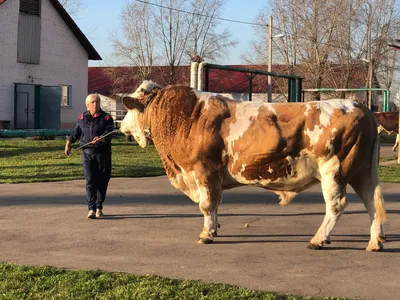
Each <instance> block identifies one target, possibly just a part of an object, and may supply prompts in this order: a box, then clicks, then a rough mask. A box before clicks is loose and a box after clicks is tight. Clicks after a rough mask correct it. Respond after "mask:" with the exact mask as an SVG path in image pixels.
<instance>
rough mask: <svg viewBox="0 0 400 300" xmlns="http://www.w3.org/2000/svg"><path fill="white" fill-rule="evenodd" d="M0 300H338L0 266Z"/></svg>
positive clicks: (120, 275) (106, 274)
mask: <svg viewBox="0 0 400 300" xmlns="http://www.w3.org/2000/svg"><path fill="white" fill-rule="evenodd" d="M0 278H1V280H0V299H10V300H11V299H12V300H14V299H90V300H92V299H107V300H109V299H116V300H123V299H133V300H141V299H143V300H148V299H159V300H161V299H166V300H167V299H168V300H169V299H176V300H184V299H187V300H189V299H193V300H195V299H196V300H197V299H199V300H200V299H204V300H205V299H208V300H211V299H215V300H235V299H254V300H255V299H257V300H258V299H265V300H313V299H314V300H317V299H321V300H322V299H324V300H335V299H336V300H339V299H344V298H330V297H323V298H320V297H302V296H292V295H283V294H277V293H270V292H261V291H253V290H249V289H245V288H241V287H235V286H231V285H226V284H215V283H202V282H200V281H195V280H178V279H168V278H161V277H156V276H136V275H133V274H126V273H111V272H103V271H100V270H96V271H68V270H63V269H60V268H55V267H49V266H37V267H27V266H18V265H14V264H7V263H0Z"/></svg>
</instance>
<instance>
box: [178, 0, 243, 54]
mask: <svg viewBox="0 0 400 300" xmlns="http://www.w3.org/2000/svg"><path fill="white" fill-rule="evenodd" d="M225 4H226V0H197V1H192V2H191V4H190V11H191V12H193V14H192V15H191V17H190V18H188V19H187V20H188V21H189V28H191V32H190V36H189V38H188V43H187V47H186V52H187V54H188V56H189V57H190V59H191V61H198V60H200V61H202V60H215V61H218V60H219V59H220V58H223V55H224V54H226V53H227V49H229V48H230V47H234V46H235V45H236V44H237V41H234V40H232V39H231V34H230V32H229V31H228V30H227V29H225V30H224V31H223V32H221V33H217V32H216V27H217V26H218V24H219V21H218V19H217V18H219V17H220V15H221V12H222V9H223V7H224V6H225Z"/></svg>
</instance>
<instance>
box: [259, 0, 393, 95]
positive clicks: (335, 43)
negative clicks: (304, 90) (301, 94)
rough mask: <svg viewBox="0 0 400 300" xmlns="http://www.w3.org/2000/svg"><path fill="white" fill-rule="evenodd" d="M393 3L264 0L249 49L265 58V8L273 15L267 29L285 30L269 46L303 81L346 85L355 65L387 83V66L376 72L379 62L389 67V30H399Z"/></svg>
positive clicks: (387, 0)
mask: <svg viewBox="0 0 400 300" xmlns="http://www.w3.org/2000/svg"><path fill="white" fill-rule="evenodd" d="M398 4H399V1H398V0H367V1H365V0H338V1H334V2H332V1H331V2H329V1H323V0H299V1H290V0H270V6H271V7H272V11H267V10H266V9H265V10H264V11H262V12H260V14H259V16H258V19H257V23H261V24H263V25H264V26H258V35H259V40H258V41H256V42H254V49H255V51H256V53H258V54H259V56H258V58H261V59H263V61H264V63H265V61H266V60H265V54H264V53H268V51H266V49H265V45H267V43H266V42H265V39H266V38H267V37H268V36H267V28H268V18H267V13H268V12H269V14H272V15H273V16H274V19H275V20H276V22H274V23H275V24H276V26H274V28H273V30H274V31H276V32H282V33H284V34H285V37H284V39H283V40H277V41H276V42H275V41H274V42H275V43H276V44H275V45H276V46H277V47H274V48H276V49H278V50H279V54H280V55H281V59H282V61H284V62H285V63H286V65H287V67H288V70H292V71H293V72H295V73H297V74H298V75H300V76H302V77H303V78H305V85H306V86H308V87H312V88H320V87H323V86H325V85H329V86H336V87H337V88H347V87H349V86H348V85H349V82H350V79H351V77H352V76H353V74H354V72H355V71H356V70H357V71H358V72H360V71H363V70H367V69H368V67H369V68H370V69H373V70H374V71H375V74H376V75H377V77H379V82H380V83H381V82H385V84H381V85H384V86H386V87H388V86H389V84H390V81H391V80H390V79H389V78H390V75H389V74H390V73H391V71H389V72H386V75H384V73H383V72H381V73H380V74H379V73H378V71H379V70H381V69H382V67H383V66H384V65H387V66H388V67H389V70H393V61H394V60H393V58H390V57H391V56H393V53H392V52H393V51H392V52H390V51H388V46H387V45H388V37H389V36H390V33H391V32H399V29H400V27H399V15H398V12H396V8H397V9H398V8H399V5H398ZM343 16H346V17H343ZM390 53H392V54H390ZM362 59H364V60H366V61H368V62H370V63H369V64H370V66H368V65H365V62H363V61H362ZM389 61H390V62H389ZM383 62H386V63H383ZM332 74H334V75H332ZM392 75H393V73H392ZM392 75H391V76H392ZM367 79H368V72H366V71H365V82H367ZM342 96H343V95H342ZM316 97H317V98H318V97H319V95H316Z"/></svg>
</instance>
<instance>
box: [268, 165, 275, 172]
mask: <svg viewBox="0 0 400 300" xmlns="http://www.w3.org/2000/svg"><path fill="white" fill-rule="evenodd" d="M268 172H269V173H271V174H272V173H273V172H274V169H272V168H271V166H268Z"/></svg>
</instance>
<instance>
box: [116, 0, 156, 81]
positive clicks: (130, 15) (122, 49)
mask: <svg viewBox="0 0 400 300" xmlns="http://www.w3.org/2000/svg"><path fill="white" fill-rule="evenodd" d="M121 20H122V34H123V36H122V37H120V36H119V35H118V34H116V33H114V34H113V35H112V37H111V40H112V43H113V49H114V55H115V56H116V57H117V58H119V61H120V63H122V64H123V65H128V66H135V67H138V69H139V72H140V74H139V76H140V77H141V79H142V80H145V79H151V71H152V67H153V65H154V62H155V61H156V54H155V49H154V47H155V46H154V45H155V43H156V32H155V23H154V19H153V17H152V11H151V9H150V7H149V5H148V4H147V3H138V2H132V3H130V4H129V3H128V4H127V5H126V6H125V7H124V8H123V9H122V11H121Z"/></svg>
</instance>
